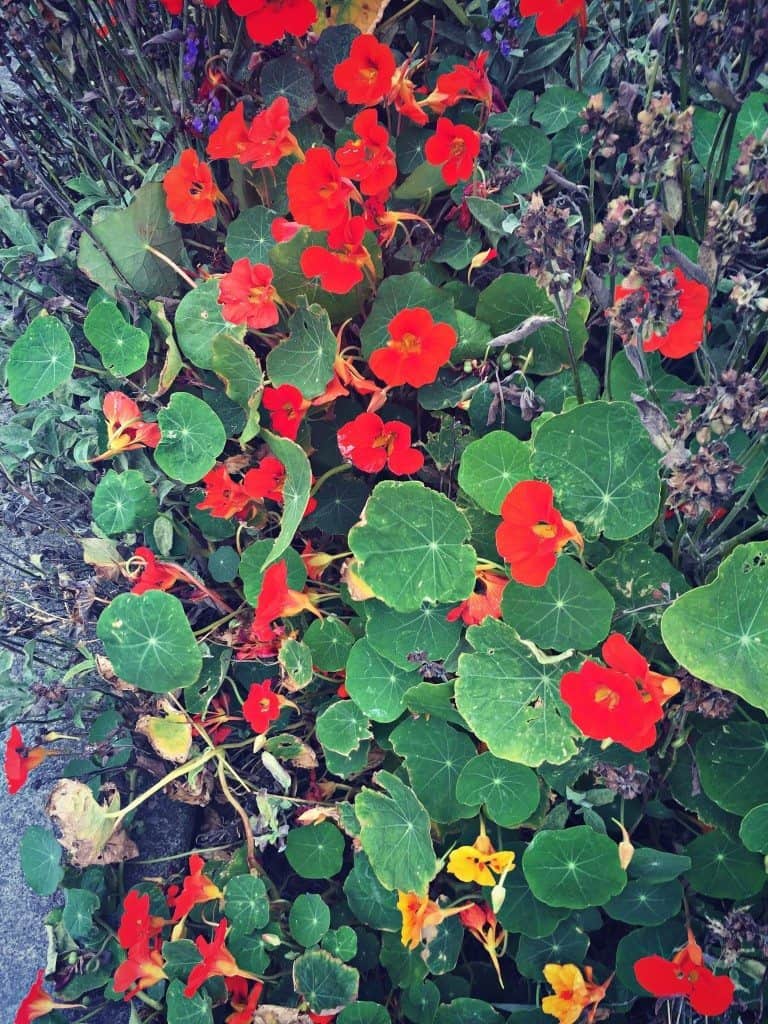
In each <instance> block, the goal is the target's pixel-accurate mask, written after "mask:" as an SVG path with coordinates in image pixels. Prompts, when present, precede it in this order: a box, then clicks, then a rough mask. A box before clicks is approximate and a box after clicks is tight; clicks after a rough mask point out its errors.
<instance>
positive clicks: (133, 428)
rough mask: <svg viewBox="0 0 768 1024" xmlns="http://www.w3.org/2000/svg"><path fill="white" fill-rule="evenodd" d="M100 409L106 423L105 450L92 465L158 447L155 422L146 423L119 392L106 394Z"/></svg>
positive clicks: (131, 400)
mask: <svg viewBox="0 0 768 1024" xmlns="http://www.w3.org/2000/svg"><path fill="white" fill-rule="evenodd" d="M101 408H102V412H103V413H104V418H105V420H106V421H107V450H106V451H105V452H102V453H101V455H97V456H96V457H95V458H93V459H91V460H90V461H91V462H99V461H101V459H110V458H112V456H113V455H119V454H120V452H130V451H134V450H135V449H137V448H157V446H158V445H159V444H160V427H158V425H157V424H156V423H145V422H144V420H143V419H142V418H141V409H140V408H139V407H138V405H137V404H136V403H135V402H134V401H133V399H132V398H129V397H128V396H127V395H124V394H123V393H122V391H110V392H108V394H106V395H105V396H104V402H103V404H102V407H101Z"/></svg>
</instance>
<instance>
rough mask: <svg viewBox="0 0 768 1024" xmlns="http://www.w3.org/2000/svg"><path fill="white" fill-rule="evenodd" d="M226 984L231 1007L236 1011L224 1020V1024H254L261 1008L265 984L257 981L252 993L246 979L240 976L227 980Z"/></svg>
mask: <svg viewBox="0 0 768 1024" xmlns="http://www.w3.org/2000/svg"><path fill="white" fill-rule="evenodd" d="M224 984H225V985H226V986H227V992H229V997H230V998H229V1005H230V1006H231V1007H232V1009H233V1011H234V1012H233V1013H230V1014H229V1016H228V1017H225V1018H224V1024H253V1018H254V1014H255V1013H256V1010H257V1009H258V1008H259V1000H260V999H261V993H262V992H263V990H264V985H263V983H262V982H260V981H257V982H256V983H255V984H254V985H253V986H252V988H251V990H250V992H249V991H248V982H247V981H246V979H245V978H241V977H239V976H238V977H234V978H226V979H225V981H224Z"/></svg>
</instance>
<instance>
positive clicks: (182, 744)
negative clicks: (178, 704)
mask: <svg viewBox="0 0 768 1024" xmlns="http://www.w3.org/2000/svg"><path fill="white" fill-rule="evenodd" d="M166 706H167V705H165V704H164V703H163V704H161V705H160V707H161V709H164V708H165V707H166ZM136 731H137V732H138V733H140V734H141V735H142V736H146V737H147V739H148V740H149V742H150V744H151V745H152V748H153V750H154V751H155V752H156V753H158V754H159V755H160V757H162V758H164V759H165V760H166V761H173V762H174V764H183V763H184V762H185V761H186V760H187V757H188V756H189V751H190V749H191V747H192V726H191V725H190V724H189V722H188V721H187V718H186V715H182V714H180V713H179V712H176V711H168V712H167V713H166V714H163V715H142V716H141V717H140V718H139V720H138V722H137V723H136Z"/></svg>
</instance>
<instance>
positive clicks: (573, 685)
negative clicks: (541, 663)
mask: <svg viewBox="0 0 768 1024" xmlns="http://www.w3.org/2000/svg"><path fill="white" fill-rule="evenodd" d="M602 654H603V659H604V661H605V662H606V665H607V666H608V667H607V668H606V667H604V666H603V665H599V664H598V663H597V662H595V661H585V662H584V664H583V665H582V666H581V668H580V669H579V671H578V672H566V674H565V675H564V676H563V678H562V680H561V682H560V696H561V697H562V699H563V700H564V701H565V703H566V704H567V705H568V707H569V708H570V712H571V718H572V719H573V721H574V724H575V725H576V726H577V727H578V728H579V729H581V731H582V732H583V733H584V735H585V736H589V737H591V738H592V739H596V740H608V739H610V740H613V741H614V742H616V743H621V744H622V745H623V746H625V747H627V748H628V749H629V750H633V751H635V752H639V751H641V750H646V749H647V748H648V747H651V746H653V744H654V743H655V742H656V723H657V722H659V721H660V720H661V718H662V715H663V710H662V708H663V705H664V704H665V702H666V701H668V700H669V699H670V697H674V695H675V694H676V693H678V692H679V690H680V684H679V682H678V681H677V679H675V678H674V677H672V676H663V675H660V674H659V673H658V672H652V671H651V669H650V666H649V664H648V662H647V661H646V660H645V658H644V657H643V656H642V654H640V652H639V651H636V650H635V648H634V647H633V646H632V645H631V644H630V643H628V641H627V640H626V639H625V638H624V637H623V636H621V634H620V633H612V634H611V636H609V637H608V639H607V640H606V641H605V643H604V644H603V647H602Z"/></svg>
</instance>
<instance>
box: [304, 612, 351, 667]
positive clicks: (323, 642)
mask: <svg viewBox="0 0 768 1024" xmlns="http://www.w3.org/2000/svg"><path fill="white" fill-rule="evenodd" d="M354 642H355V634H354V633H353V632H352V630H351V629H350V628H349V626H346V625H345V624H344V623H343V622H342V621H341V619H337V618H336V616H335V615H327V616H326V617H325V618H324V619H315V621H314V622H313V623H312V624H311V625H310V627H309V629H308V630H307V631H306V633H305V634H304V643H305V644H306V645H307V647H309V649H310V651H311V652H312V661H313V663H314V664H315V665H316V666H317V668H318V669H319V670H320V671H321V672H338V671H340V670H341V669H343V668H344V667H345V665H346V663H347V657H348V656H349V652H350V651H351V650H352V645H353V644H354Z"/></svg>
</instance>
